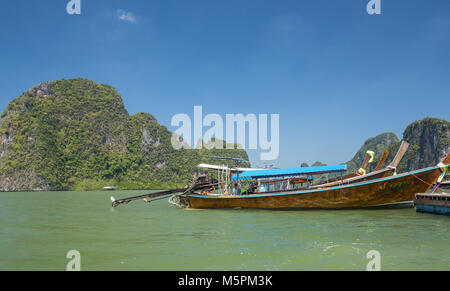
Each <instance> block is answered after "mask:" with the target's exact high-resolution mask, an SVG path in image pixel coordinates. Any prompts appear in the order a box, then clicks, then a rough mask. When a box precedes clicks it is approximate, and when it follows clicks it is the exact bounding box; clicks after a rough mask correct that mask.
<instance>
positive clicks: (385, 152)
mask: <svg viewBox="0 0 450 291" xmlns="http://www.w3.org/2000/svg"><path fill="white" fill-rule="evenodd" d="M388 155H389V152H388V151H386V150H385V151H384V152H383V155H382V156H381V160H380V161H379V162H378V165H377V166H376V167H375V170H373V171H374V172H375V171H378V170H379V169H381V167H382V166H383V164H384V162H385V161H386V159H387V157H388Z"/></svg>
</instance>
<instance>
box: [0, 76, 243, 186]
mask: <svg viewBox="0 0 450 291" xmlns="http://www.w3.org/2000/svg"><path fill="white" fill-rule="evenodd" d="M171 135H172V133H171V132H170V131H169V130H168V129H167V128H166V127H164V126H162V125H160V124H159V123H158V121H157V120H156V119H155V118H154V117H153V116H152V115H151V114H148V113H138V114H135V115H133V116H130V115H129V114H128V112H127V111H126V109H125V107H124V104H123V101H122V98H121V97H120V95H119V93H118V92H117V91H116V90H115V89H114V88H112V87H110V86H108V85H99V84H97V83H95V82H93V81H90V80H86V79H71V80H59V81H54V82H47V83H43V84H40V85H38V86H35V87H33V88H32V89H30V90H28V91H26V92H24V93H23V94H22V95H21V96H20V97H18V98H16V99H14V100H13V101H12V102H11V103H10V104H9V105H8V106H7V108H6V109H5V111H4V112H3V114H2V115H1V127H0V190H6V191H16V190H63V189H78V190H92V189H99V188H102V187H103V186H107V185H114V186H116V187H119V188H123V189H148V188H172V187H179V186H181V185H184V184H185V183H186V181H187V180H188V179H191V178H192V174H193V173H194V172H195V170H196V165H197V164H198V163H201V162H206V161H208V160H209V158H208V157H209V156H211V155H223V156H232V157H238V158H242V159H245V160H248V156H247V153H246V152H245V151H244V150H242V149H232V150H225V149H224V150H212V151H208V150H203V149H202V150H196V149H182V150H175V149H173V147H172V145H171ZM246 166H249V163H248V164H247V165H246Z"/></svg>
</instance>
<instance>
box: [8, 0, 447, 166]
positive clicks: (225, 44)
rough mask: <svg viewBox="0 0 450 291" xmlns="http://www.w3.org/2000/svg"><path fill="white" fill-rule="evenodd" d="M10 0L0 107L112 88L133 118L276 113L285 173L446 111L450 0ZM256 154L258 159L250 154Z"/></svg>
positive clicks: (339, 157)
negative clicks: (376, 8)
mask: <svg viewBox="0 0 450 291" xmlns="http://www.w3.org/2000/svg"><path fill="white" fill-rule="evenodd" d="M68 2H69V0H46V1H30V0H8V1H7V0H1V2H0V12H1V14H0V15H1V16H0V108H1V110H3V109H4V108H5V107H6V105H7V104H8V103H9V102H10V101H11V100H12V99H13V98H15V97H17V96H19V95H20V94H21V93H22V92H23V91H25V90H26V89H28V88H30V87H32V86H34V85H36V84H38V83H41V82H43V81H50V80H57V79H61V78H66V79H68V78H75V77H83V78H88V79H92V80H94V81H96V82H98V83H103V84H109V85H111V86H113V87H115V88H116V89H117V90H118V91H119V92H120V93H121V95H122V97H123V100H124V102H125V106H126V108H127V110H128V111H129V113H130V114H134V113H137V112H140V111H144V112H149V113H152V114H153V115H155V117H156V118H157V119H158V120H159V121H160V122H161V123H162V124H163V125H166V126H168V128H169V129H171V130H174V129H175V128H173V127H171V126H170V121H171V118H172V116H173V115H174V114H177V113H187V114H189V115H193V106H194V105H202V106H203V111H204V114H207V113H218V114H220V115H222V116H224V115H225V114H226V113H243V114H248V113H255V114H258V113H267V114H271V113H278V114H280V156H279V159H278V160H276V161H274V162H275V165H276V166H279V167H294V166H298V165H299V164H300V162H308V163H312V162H314V161H316V160H319V161H321V162H325V163H328V164H334V163H341V162H345V161H348V160H349V159H351V158H352V156H353V155H354V153H355V152H356V150H358V149H359V147H360V146H361V145H362V143H363V142H364V141H365V140H366V139H367V138H369V137H372V136H375V135H378V134H380V133H382V132H386V131H392V132H394V133H396V134H397V135H399V136H401V134H402V132H403V130H404V128H405V127H406V126H407V125H408V124H409V123H411V122H413V121H415V120H418V119H422V118H424V117H427V116H430V117H437V118H444V119H447V120H448V119H449V115H450V114H449V108H450V101H449V100H450V1H447V0H432V1H430V0H420V1H418V0H410V1H400V0H395V1H393V0H381V4H382V14H381V15H368V14H367V13H366V8H365V7H366V4H367V3H368V2H369V1H368V0H335V1H330V0H303V1H300V0H292V1H288V0H276V1H275V0H266V1H262V0H261V1H258V0H205V1H203V0H202V1H200V0H160V1H149V0H142V1H138V0H128V1H125V0H81V4H82V8H81V13H82V14H81V15H68V14H67V12H66V4H67V3H68ZM250 154H251V159H252V162H253V163H255V162H258V158H259V155H256V153H254V152H251V153H250Z"/></svg>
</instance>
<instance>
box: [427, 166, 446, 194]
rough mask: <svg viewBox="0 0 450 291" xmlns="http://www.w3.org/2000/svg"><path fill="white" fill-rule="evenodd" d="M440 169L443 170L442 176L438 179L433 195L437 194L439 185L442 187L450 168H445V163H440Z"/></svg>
mask: <svg viewBox="0 0 450 291" xmlns="http://www.w3.org/2000/svg"><path fill="white" fill-rule="evenodd" d="M438 167H439V168H441V172H442V174H441V175H440V176H439V178H438V179H437V181H436V185H435V186H434V188H433V191H432V192H431V193H434V192H436V190H437V189H438V188H439V185H441V182H442V180H443V179H444V177H445V175H446V174H447V170H448V166H445V165H444V164H443V163H439V164H438Z"/></svg>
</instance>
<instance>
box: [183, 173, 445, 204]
mask: <svg viewBox="0 0 450 291" xmlns="http://www.w3.org/2000/svg"><path fill="white" fill-rule="evenodd" d="M436 169H439V167H438V166H435V167H430V168H427V169H422V170H417V171H413V172H409V173H405V174H400V175H395V176H390V177H386V178H381V179H378V180H371V181H367V182H361V183H355V184H350V185H345V186H336V187H330V188H326V189H317V190H306V191H300V192H294V193H278V194H275V193H274V194H263V195H242V196H207V195H197V194H187V195H186V196H189V197H196V198H209V199H234V198H244V199H245V198H258V197H270V196H288V195H298V194H309V193H316V192H323V191H330V190H334V189H344V188H350V187H356V186H362V185H368V184H373V183H378V182H382V181H389V180H393V179H398V178H401V177H406V176H411V175H412V174H419V173H423V172H427V171H432V170H436Z"/></svg>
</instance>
